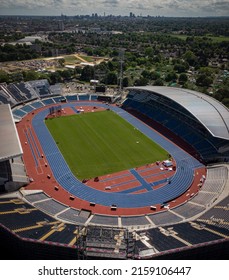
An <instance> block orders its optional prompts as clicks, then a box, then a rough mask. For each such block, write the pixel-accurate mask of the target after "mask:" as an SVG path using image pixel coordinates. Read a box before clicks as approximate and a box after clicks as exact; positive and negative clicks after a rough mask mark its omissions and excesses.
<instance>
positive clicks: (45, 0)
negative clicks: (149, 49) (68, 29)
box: [0, 0, 229, 17]
mask: <svg viewBox="0 0 229 280" xmlns="http://www.w3.org/2000/svg"><path fill="white" fill-rule="evenodd" d="M130 12H131V13H133V14H135V15H136V16H139V15H142V16H147V15H150V16H167V17H170V16H172V17H207V16H228V15H229V1H228V0H226V1H220V0H203V1H199V0H191V1H190V0H126V1H125V2H124V1H121V0H96V1H93V0H85V1H77V0H76V1H74V0H40V1H39V2H36V1H33V0H2V1H1V3H0V15H31V16H32V15H41V16H42V15H43V16H58V15H60V14H65V15H67V16H74V15H86V14H89V15H90V14H93V13H97V14H98V15H99V16H103V15H110V14H113V15H116V16H117V15H121V16H129V14H130Z"/></svg>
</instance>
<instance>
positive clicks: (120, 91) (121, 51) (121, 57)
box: [119, 49, 125, 94]
mask: <svg viewBox="0 0 229 280" xmlns="http://www.w3.org/2000/svg"><path fill="white" fill-rule="evenodd" d="M124 52H125V50H124V49H120V50H119V64H120V72H119V93H120V94H121V93H122V90H123V63H124Z"/></svg>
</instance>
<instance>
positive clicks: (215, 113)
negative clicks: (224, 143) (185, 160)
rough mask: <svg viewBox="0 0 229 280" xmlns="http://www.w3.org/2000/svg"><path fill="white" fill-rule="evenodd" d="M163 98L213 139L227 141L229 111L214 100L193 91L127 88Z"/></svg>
mask: <svg viewBox="0 0 229 280" xmlns="http://www.w3.org/2000/svg"><path fill="white" fill-rule="evenodd" d="M128 89H129V90H146V91H149V92H154V93H157V94H159V95H162V96H165V97H167V98H169V99H171V100H173V101H174V102H176V103H178V104H180V105H181V106H183V107H184V108H185V109H186V110H188V111H189V112H190V113H191V114H192V115H194V116H195V117H196V118H197V119H198V120H199V121H200V122H201V123H202V124H203V125H204V126H205V127H206V129H207V130H208V131H209V132H210V133H211V134H212V135H213V136H215V137H219V138H223V139H226V140H229V110H228V109H227V108H226V107H225V106H224V105H223V104H221V103H220V102H219V101H217V100H216V99H214V98H212V97H210V96H208V95H206V94H203V93H200V92H197V91H193V90H188V89H184V88H175V87H163V86H142V87H129V88H128Z"/></svg>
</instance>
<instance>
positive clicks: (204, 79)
mask: <svg viewBox="0 0 229 280" xmlns="http://www.w3.org/2000/svg"><path fill="white" fill-rule="evenodd" d="M212 83H213V79H212V77H210V76H207V75H206V74H205V73H203V74H199V76H198V77H197V79H196V85H197V86H202V87H209V86H210V85H211V84H212Z"/></svg>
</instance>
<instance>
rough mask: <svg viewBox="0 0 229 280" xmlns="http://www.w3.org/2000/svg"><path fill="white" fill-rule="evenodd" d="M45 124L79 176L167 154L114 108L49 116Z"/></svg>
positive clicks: (163, 156) (143, 163) (101, 172)
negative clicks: (114, 110)
mask: <svg viewBox="0 0 229 280" xmlns="http://www.w3.org/2000/svg"><path fill="white" fill-rule="evenodd" d="M46 125H47V127H48V129H49V131H50V133H51V134H52V136H53V138H54V140H55V142H56V144H57V145H58V147H59V149H60V151H61V153H62V155H63V156H64V158H65V160H66V162H67V164H68V166H69V167H70V169H71V171H72V172H73V174H74V175H75V176H76V177H77V178H78V179H80V180H82V179H90V178H94V177H96V176H101V175H105V174H110V173H114V172H118V171H121V170H126V169H130V168H134V167H138V166H142V165H145V164H148V163H152V162H155V161H157V160H159V161H161V160H164V159H166V158H167V154H168V153H167V152H166V151H165V150H164V149H162V148H161V147H160V146H158V145H157V144H156V143H155V142H153V141H152V140H150V139H149V138H148V137H147V136H145V135H144V134H142V133H141V132H140V131H139V130H138V129H136V128H134V127H133V126H132V125H130V124H129V123H128V122H126V121H125V120H124V119H123V118H121V117H120V116H118V115H117V114H115V113H114V112H112V111H100V112H91V113H83V114H76V115H71V116H63V117H58V118H53V119H47V120H46Z"/></svg>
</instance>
